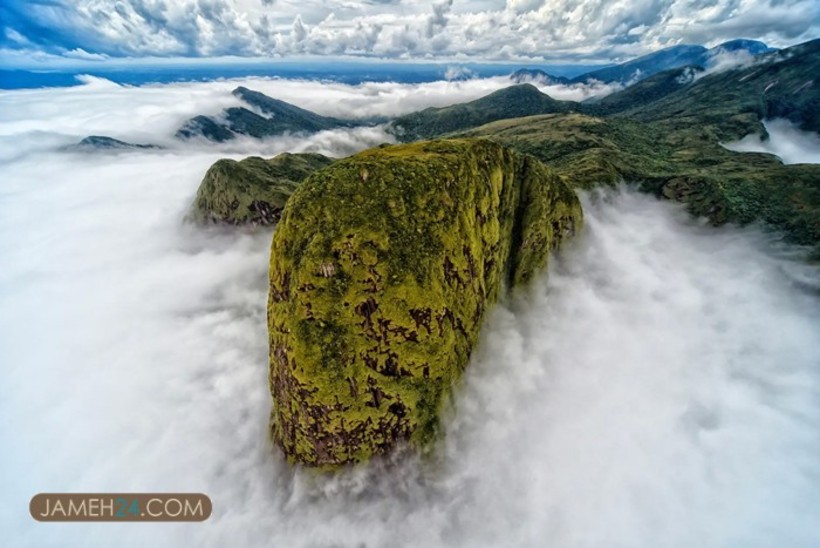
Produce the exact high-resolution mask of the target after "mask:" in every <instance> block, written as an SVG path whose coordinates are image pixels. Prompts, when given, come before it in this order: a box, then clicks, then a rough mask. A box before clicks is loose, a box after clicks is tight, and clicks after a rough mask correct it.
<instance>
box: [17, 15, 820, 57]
mask: <svg viewBox="0 0 820 548" xmlns="http://www.w3.org/2000/svg"><path fill="white" fill-rule="evenodd" d="M5 9H6V10H8V16H7V19H9V23H7V28H6V32H5V34H6V36H7V37H8V38H7V40H6V42H7V43H8V44H10V45H13V46H14V47H25V46H26V45H27V44H32V43H40V44H42V45H44V46H45V47H50V48H51V49H52V50H54V49H57V50H59V49H60V48H61V47H62V48H63V49H64V50H70V49H74V48H76V47H80V46H81V47H82V48H84V49H85V50H87V51H92V52H94V53H102V54H110V55H128V56H143V55H160V56H162V55H183V56H185V55H195V56H214V55H245V56H260V55H261V56H265V55H275V56H292V55H298V54H305V53H307V54H315V55H365V56H377V57H391V58H478V59H496V60H503V59H525V60H526V59H542V60H544V59H545V60H555V59H563V60H572V59H594V60H617V59H620V60H623V59H624V58H627V57H631V56H635V55H638V54H642V53H647V52H649V51H651V50H654V49H658V48H660V47H665V46H670V45H675V44H679V43H703V44H709V45H714V44H716V43H718V42H721V41H724V40H728V39H732V38H737V37H747V38H755V39H761V40H765V41H768V42H770V43H771V44H773V45H775V46H782V45H787V44H792V43H795V42H797V41H800V40H804V39H808V38H812V37H816V36H817V35H818V34H820V15H818V10H817V4H816V1H815V0H713V1H708V2H707V1H702V0H643V1H640V2H633V1H616V2H612V1H609V0H582V1H580V2H579V1H576V0H508V1H507V2H506V3H504V2H501V1H493V0H470V1H467V2H463V3H453V1H452V0H444V1H441V2H434V3H432V4H431V3H426V2H416V1H414V0H394V1H386V2H382V1H360V0H331V1H328V2H317V1H315V0H306V1H304V2H291V1H290V0H282V1H280V2H273V1H259V0H235V1H234V2H228V1H226V0H177V1H174V2H170V1H167V0H120V1H117V2H111V1H105V0H72V1H71V2H68V1H67V0H65V1H63V0H30V1H29V0H27V1H26V2H22V1H21V0H10V2H9V5H8V6H7V7H6V8H5ZM32 21H33V22H34V24H32ZM15 25H16V27H18V28H16V27H15ZM28 28H32V30H31V33H32V35H31V36H26V35H25V32H26V29H28ZM43 28H47V29H49V31H50V32H49V33H47V34H46V35H45V36H38V35H39V34H42V33H43V30H42V29H43Z"/></svg>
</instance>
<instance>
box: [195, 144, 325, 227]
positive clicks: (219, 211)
mask: <svg viewBox="0 0 820 548" xmlns="http://www.w3.org/2000/svg"><path fill="white" fill-rule="evenodd" d="M333 161H334V160H333V158H328V157H327V156H323V155H321V154H313V153H304V154H289V153H284V154H280V155H279V156H276V157H274V158H271V159H269V160H265V159H264V158H259V157H258V156H251V157H249V158H245V159H244V160H240V161H239V162H237V161H235V160H227V159H223V160H219V161H217V162H216V163H214V165H212V166H211V167H210V169H208V171H207V173H205V177H204V178H203V179H202V183H201V184H200V185H199V190H197V193H196V198H195V199H194V203H193V204H192V205H191V210H190V212H189V214H188V218H189V219H191V220H192V221H194V222H199V223H225V224H233V225H238V224H262V225H269V224H273V223H275V222H277V221H278V220H279V217H280V216H281V214H282V209H283V208H284V207H285V202H287V200H288V198H289V197H290V195H291V194H293V191H294V190H296V187H297V186H299V184H300V183H301V182H302V181H303V180H304V179H305V178H306V177H307V176H308V175H310V174H311V173H313V172H314V171H316V170H317V169H320V168H323V167H325V166H328V165H330V164H331V163H332V162H333Z"/></svg>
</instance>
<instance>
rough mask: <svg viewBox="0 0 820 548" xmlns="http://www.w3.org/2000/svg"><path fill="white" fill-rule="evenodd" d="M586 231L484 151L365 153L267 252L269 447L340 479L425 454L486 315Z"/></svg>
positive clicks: (336, 171)
mask: <svg viewBox="0 0 820 548" xmlns="http://www.w3.org/2000/svg"><path fill="white" fill-rule="evenodd" d="M581 221H582V214H581V207H580V204H579V202H578V199H577V197H576V196H575V194H574V192H573V191H572V190H571V189H570V188H569V187H568V186H566V185H565V184H564V183H563V182H562V180H561V179H560V178H559V177H558V176H557V175H556V174H554V173H553V172H552V171H550V170H549V169H548V168H546V167H545V166H544V165H543V164H541V163H540V162H538V161H537V160H535V159H534V158H532V157H529V156H524V155H521V154H518V153H516V152H513V151H511V150H510V149H507V148H505V147H503V146H501V145H498V144H494V143H491V142H488V141H482V140H453V141H434V142H423V143H416V144H412V145H399V146H390V147H384V148H378V149H371V150H369V151H365V152H362V153H360V154H357V155H355V156H353V157H350V158H347V159H344V160H340V161H338V162H335V163H334V164H333V165H332V166H330V167H328V168H326V169H323V170H321V171H319V172H317V173H315V174H314V175H312V176H311V177H309V178H308V179H307V180H306V181H305V182H304V183H303V184H302V185H301V186H300V188H299V189H298V190H297V191H296V192H295V193H294V194H293V196H292V197H291V199H290V201H289V202H288V205H287V207H286V208H285V212H284V214H283V217H282V220H281V222H280V224H279V225H278V226H277V230H276V232H275V234H274V238H273V244H272V252H271V264H270V283H271V286H270V295H269V302H268V328H269V336H270V388H271V392H272V395H273V399H274V408H273V414H272V421H271V427H272V435H273V438H274V440H275V441H276V443H278V444H279V445H280V446H281V447H282V449H283V450H284V452H285V453H286V454H287V455H288V457H289V458H290V459H291V460H293V461H297V462H301V463H304V464H308V465H313V466H335V465H340V464H344V463H351V462H358V461H362V460H365V459H367V458H368V457H370V456H372V455H376V454H380V453H384V452H386V451H388V450H390V449H391V448H392V447H394V446H395V445H396V444H397V443H400V442H403V441H406V442H409V443H410V444H413V445H417V446H422V445H424V444H425V443H426V442H427V441H429V440H431V439H432V438H433V437H434V436H435V433H436V431H437V428H438V418H439V414H440V411H441V408H442V405H443V403H444V402H445V400H446V399H447V396H448V395H449V393H450V391H451V389H452V387H453V385H454V383H455V382H456V381H457V379H458V378H459V376H460V375H461V373H462V371H463V369H464V367H465V366H466V364H467V362H468V358H469V356H470V351H471V349H472V348H473V345H474V344H475V342H476V338H477V336H478V332H479V328H480V326H481V322H482V319H483V317H484V313H485V311H486V310H487V308H488V306H489V305H490V304H492V303H493V302H494V301H495V300H496V298H497V297H498V295H499V292H500V291H501V289H502V287H503V286H505V285H516V284H520V283H523V282H526V281H528V280H529V279H530V278H531V277H532V275H533V274H535V273H536V272H537V271H539V270H540V269H542V268H543V267H544V266H545V264H546V262H547V257H548V254H549V252H550V251H551V250H553V249H555V248H556V247H557V246H558V245H559V244H560V243H561V241H562V240H563V239H564V238H566V237H567V236H569V235H571V234H572V233H574V232H575V231H576V230H577V229H578V227H579V226H580V223H581Z"/></svg>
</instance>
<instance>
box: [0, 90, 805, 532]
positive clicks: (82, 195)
mask: <svg viewBox="0 0 820 548" xmlns="http://www.w3.org/2000/svg"><path fill="white" fill-rule="evenodd" d="M256 83H258V84H261V83H262V81H258V82H256ZM267 84H268V85H269V86H270V87H271V88H277V89H281V90H284V93H286V94H294V95H296V94H298V95H300V96H302V97H303V98H304V100H305V101H306V102H308V103H309V105H307V106H311V107H317V106H319V105H321V104H324V105H326V106H325V109H326V110H325V112H328V113H329V112H331V111H332V109H334V108H354V109H355V108H359V109H361V112H367V110H366V109H367V108H368V107H366V106H365V105H367V104H373V103H375V104H376V105H378V106H377V107H370V108H375V109H376V110H381V111H390V110H393V109H396V110H403V109H410V108H412V106H411V105H412V104H415V103H410V104H405V103H406V102H408V101H419V100H420V99H419V98H418V97H417V95H418V94H419V93H428V94H429V97H428V100H437V99H436V98H437V97H438V95H437V94H438V93H439V88H435V87H430V86H427V87H425V86H417V87H413V86H399V85H392V86H383V87H379V86H381V85H374V87H370V86H340V85H336V84H327V85H326V87H325V88H320V87H311V86H319V84H316V83H310V84H308V83H304V82H288V81H269V82H268V83H267ZM233 85H234V83H231V82H224V83H213V84H208V85H204V84H176V85H169V86H144V87H142V88H125V87H121V86H117V85H115V84H112V83H111V82H107V81H105V80H100V79H93V78H87V79H86V83H85V85H83V86H80V87H78V88H71V89H51V90H33V91H32V90H28V91H16V92H12V91H1V92H0V132H2V136H3V138H4V139H5V140H6V141H5V143H4V145H5V144H9V143H18V144H17V145H16V146H17V147H18V150H19V152H20V154H18V155H16V156H15V157H14V158H11V159H4V160H0V168H2V172H3V178H2V183H1V184H0V233H2V234H4V237H3V238H0V256H2V257H3V268H2V269H0V363H2V364H3V367H2V368H0V417H2V418H3V420H2V421H0V444H1V445H2V447H3V448H4V451H2V453H0V463H1V464H2V468H3V470H4V478H5V479H4V484H3V489H2V493H0V505H2V508H3V512H0V528H2V530H3V535H4V540H5V541H6V542H8V543H10V544H11V545H14V546H49V545H72V546H85V545H114V544H116V545H118V546H120V545H121V546H145V545H151V546H180V545H190V544H195V545H198V546H225V545H229V544H231V543H234V544H235V543H237V542H239V543H240V544H242V545H243V546H249V547H253V546H270V545H276V546H280V545H281V546H325V545H342V546H358V545H368V546H383V545H391V546H407V545H415V546H418V545H423V546H442V545H464V546H498V545H505V546H527V545H529V546H531V545H542V544H549V545H555V546H578V545H608V544H617V545H626V546H645V545H653V544H663V545H665V546H691V545H698V544H706V545H711V546H719V545H754V544H760V545H769V546H771V545H788V546H810V545H816V544H818V543H820V537H818V534H820V533H819V532H818V529H817V527H816V518H817V516H816V507H817V504H818V502H820V500H818V493H820V483H818V482H820V464H819V463H818V460H817V458H816V456H817V454H818V453H820V426H818V425H820V405H819V404H818V402H820V392H819V391H818V389H819V387H820V377H818V371H817V368H816V356H818V355H820V339H818V336H817V329H816V326H817V325H818V322H820V301H819V300H818V294H819V293H818V291H817V288H818V284H820V279H818V274H817V272H816V270H812V269H811V268H809V267H801V266H800V265H798V264H796V263H793V262H791V261H790V260H788V258H787V257H785V256H780V255H778V254H776V253H775V252H774V251H773V250H772V249H771V248H770V247H768V244H767V242H766V239H765V237H764V236H763V235H762V234H761V233H758V232H756V231H754V230H739V229H736V228H731V227H727V228H723V229H720V230H717V229H714V228H711V227H705V226H701V225H700V224H699V223H698V222H697V221H693V220H690V219H689V218H687V217H686V216H685V214H684V213H683V212H682V211H681V210H680V209H679V208H677V207H675V206H673V205H670V204H663V203H660V202H657V201H656V200H654V199H653V198H649V197H645V196H638V195H635V194H633V193H631V192H627V191H623V192H622V193H615V194H605V195H592V196H586V197H585V203H584V206H585V212H586V213H585V215H586V227H587V228H586V229H585V231H584V232H583V233H582V234H580V235H579V237H578V238H577V239H576V240H575V241H574V242H573V244H572V245H570V246H569V247H567V248H565V249H564V250H563V251H562V252H561V255H560V256H558V257H556V258H554V259H553V260H552V261H551V270H550V272H549V273H545V275H544V276H543V277H542V278H541V279H539V280H538V281H537V283H536V284H535V287H533V288H532V290H531V291H530V292H528V293H525V294H520V295H514V296H512V297H509V298H507V299H505V300H504V301H503V302H502V303H501V304H500V305H499V306H498V307H496V309H495V310H494V311H493V312H492V313H491V315H490V318H489V321H488V323H487V325H486V326H485V328H484V330H483V331H482V335H481V340H480V342H479V344H478V347H477V348H476V351H475V353H474V356H473V358H472V363H471V365H470V367H469V368H468V370H467V372H466V377H465V379H464V383H463V384H462V385H461V386H460V388H459V390H458V392H457V396H456V400H455V403H454V408H453V410H452V411H451V413H450V415H449V416H448V417H447V418H446V421H445V425H444V426H445V430H446V437H445V438H444V441H443V442H442V443H441V445H440V446H439V447H438V448H437V451H436V453H435V455H436V460H435V461H432V462H431V461H429V460H427V461H424V462H418V461H416V460H414V459H412V458H406V459H397V461H396V462H394V463H393V464H392V466H386V465H384V463H382V464H376V465H373V466H369V467H363V468H360V469H357V470H353V471H350V472H348V473H346V474H341V475H339V476H336V477H326V476H321V475H316V474H313V473H310V472H305V471H303V470H299V469H293V468H290V467H289V466H288V465H287V464H286V462H285V460H284V459H283V458H282V456H281V455H280V454H279V453H277V452H276V451H275V450H274V449H273V448H272V447H271V446H270V444H269V442H268V436H267V434H268V432H267V425H268V416H269V411H270V396H269V393H268V379H267V335H266V323H265V314H266V297H267V280H266V277H267V265H268V260H269V246H270V237H271V233H270V231H269V230H256V231H243V230H235V229H234V230H218V229H212V230H201V229H196V228H194V227H190V226H186V225H183V224H181V223H180V219H181V217H182V215H183V214H184V212H185V210H186V208H187V207H188V205H189V204H190V202H191V200H192V199H193V196H194V193H195V191H196V188H197V185H198V184H199V181H200V178H201V177H202V174H203V173H204V171H205V170H206V169H207V167H208V166H209V165H210V164H211V163H212V162H213V161H214V160H216V159H217V158H219V157H222V156H224V155H225V154H226V151H225V150H222V149H219V148H210V147H200V146H190V147H182V148H176V149H165V150H160V151H139V152H133V153H128V154H114V155H108V154H97V155H95V154H91V155H88V154H73V153H57V152H55V151H54V150H50V149H44V148H41V147H40V145H39V144H38V142H37V140H36V139H32V138H31V136H32V132H33V131H41V132H48V133H51V134H64V133H71V134H75V135H79V134H82V133H85V132H88V131H89V130H91V129H93V130H94V131H95V132H100V133H109V134H111V133H115V132H118V131H119V132H123V134H124V135H126V136H133V135H137V132H139V131H150V132H161V131H163V128H166V127H167V125H166V124H167V122H166V118H167V117H169V116H180V117H182V116H185V115H188V114H189V111H188V110H187V109H188V108H189V107H186V106H184V103H185V102H186V101H185V100H184V99H183V98H184V97H190V101H191V102H192V103H193V104H195V105H196V108H197V109H201V110H205V111H211V112H215V111H218V110H220V109H221V108H223V107H224V106H225V104H227V99H226V97H230V94H229V93H228V90H229V89H230V88H231V87H232V86H233ZM248 85H249V87H254V86H252V85H251V84H250V83H248ZM439 85H440V86H450V89H456V90H458V89H460V90H461V92H462V93H465V94H469V93H475V92H477V91H478V88H475V87H472V86H475V85H476V82H474V81H468V82H459V83H457V84H456V83H446V82H445V83H440V84H439ZM220 86H221V87H220ZM458 86H461V87H458ZM256 87H259V86H256ZM265 91H270V90H268V89H266V90H265ZM356 94H359V95H360V97H359V99H358V100H356V99H354V96H355V95H356ZM289 98H290V97H289ZM210 102H213V103H214V104H210ZM337 103H338V104H340V105H342V106H341V107H340V106H338V105H336V106H334V105H335V104H337ZM12 106H13V108H11V107H12ZM370 112H373V111H372V110H371V111H370ZM369 131H373V132H377V131H378V129H377V128H371V129H370V130H369ZM334 135H335V137H334V139H337V142H334V141H333V140H332V139H330V137H328V135H327V134H319V135H317V136H313V137H310V138H307V139H298V138H290V137H289V138H284V139H275V140H271V141H269V142H267V143H262V144H258V145H257V146H258V147H259V148H256V149H252V148H244V147H246V146H248V147H249V145H250V143H236V144H234V145H232V146H239V147H240V148H239V149H236V150H233V151H231V152H230V156H231V157H233V158H240V157H242V156H244V155H247V154H249V153H259V154H263V155H270V154H272V153H275V152H276V151H279V150H292V151H299V150H305V149H308V148H311V149H314V150H319V151H323V152H330V153H333V152H336V153H344V151H345V150H350V149H355V148H357V147H358V148H363V147H365V146H369V144H370V143H373V142H375V141H376V140H378V138H379V135H378V134H376V133H374V135H373V138H372V139H370V140H369V141H368V138H364V137H362V136H361V135H359V137H356V134H355V132H350V133H349V134H345V133H344V132H341V133H336V134H334ZM345 135H347V138H345ZM357 139H359V140H358V141H357ZM342 140H344V143H345V144H344V147H347V148H344V147H341V145H340V142H341V141H342ZM357 143H358V144H357ZM0 149H5V146H3V147H0ZM781 251H783V252H784V253H785V251H788V250H781ZM795 278H799V279H800V280H801V283H792V282H793V280H794V279H795ZM431 464H433V465H432V466H431ZM53 491H58V492H59V491H70V492H71V491H73V492H100V491H114V492H122V491H126V492H127V491H137V492H146V491H148V492H151V491H169V492H180V491H182V492H205V493H207V494H208V495H210V497H211V498H212V500H213V501H214V515H213V516H212V517H211V518H210V519H209V520H208V521H206V522H204V523H197V524H175V525H171V524H163V526H162V527H151V526H148V525H146V526H134V527H129V528H128V529H127V531H126V529H125V528H123V527H124V526H122V527H121V526H117V525H114V524H93V523H88V524H83V525H82V526H77V525H78V524H71V526H60V524H52V525H53V526H49V527H43V526H41V525H38V524H37V523H35V522H34V521H32V520H31V519H30V518H28V517H27V515H26V510H27V507H28V501H29V499H30V497H31V496H32V494H33V493H37V492H53ZM126 533H127V534H126Z"/></svg>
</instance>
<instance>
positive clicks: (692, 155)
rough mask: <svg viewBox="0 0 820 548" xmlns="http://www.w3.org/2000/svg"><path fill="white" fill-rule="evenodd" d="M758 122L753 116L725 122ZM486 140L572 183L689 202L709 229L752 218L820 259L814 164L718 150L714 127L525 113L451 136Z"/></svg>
mask: <svg viewBox="0 0 820 548" xmlns="http://www.w3.org/2000/svg"><path fill="white" fill-rule="evenodd" d="M730 123H736V124H738V125H741V126H742V125H744V124H749V125H751V124H756V123H759V122H758V121H757V119H756V118H754V117H752V116H748V115H747V116H737V117H734V118H733V119H730V120H728V121H724V123H723V126H722V127H723V128H727V127H730V126H729V124H730ZM457 135H458V136H460V137H483V138H490V139H492V140H494V141H496V142H499V143H501V144H504V145H507V146H510V147H512V148H514V149H517V150H519V151H521V152H526V153H528V154H532V155H533V156H535V157H537V158H539V159H540V160H542V161H544V162H545V163H546V164H547V165H549V166H550V167H552V168H553V169H555V171H556V172H558V173H559V174H561V176H562V177H563V178H564V179H565V180H566V181H567V182H568V183H569V184H571V185H572V186H576V187H580V188H590V187H594V186H597V185H601V184H615V183H617V182H618V181H621V180H625V181H629V182H632V183H638V184H640V186H641V188H642V189H643V190H645V191H647V192H651V193H653V194H656V195H658V196H662V197H664V198H669V199H673V200H676V201H680V202H684V203H686V204H687V207H688V208H689V210H690V211H691V212H692V213H693V214H694V215H697V216H704V217H708V218H709V219H710V220H711V221H712V222H713V223H714V224H722V223H726V222H733V223H740V224H745V223H749V222H753V221H757V220H761V221H764V222H765V223H766V224H768V225H769V226H771V227H773V228H776V229H779V230H782V231H783V233H784V234H785V236H786V238H787V239H788V240H789V241H791V242H793V243H797V244H803V245H809V246H814V249H815V251H814V252H813V254H814V255H815V256H816V257H818V258H820V165H816V164H798V165H783V164H782V163H781V162H780V161H779V160H778V159H777V158H775V157H774V156H771V155H768V154H755V153H737V152H732V151H729V150H727V149H725V148H723V147H722V146H721V145H720V141H719V139H718V136H717V130H716V128H715V127H714V126H710V125H708V124H704V125H701V126H691V127H688V128H686V129H678V130H677V131H668V130H667V129H666V128H665V127H664V125H663V124H647V123H641V122H638V121H635V120H631V119H629V118H596V117H591V116H584V115H581V114H570V115H562V114H555V115H546V116H531V117H528V118H521V119H514V120H504V121H500V122H494V123H492V124H488V125H486V126H482V127H480V128H476V129H473V130H470V131H466V132H461V133H459V134H457Z"/></svg>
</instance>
